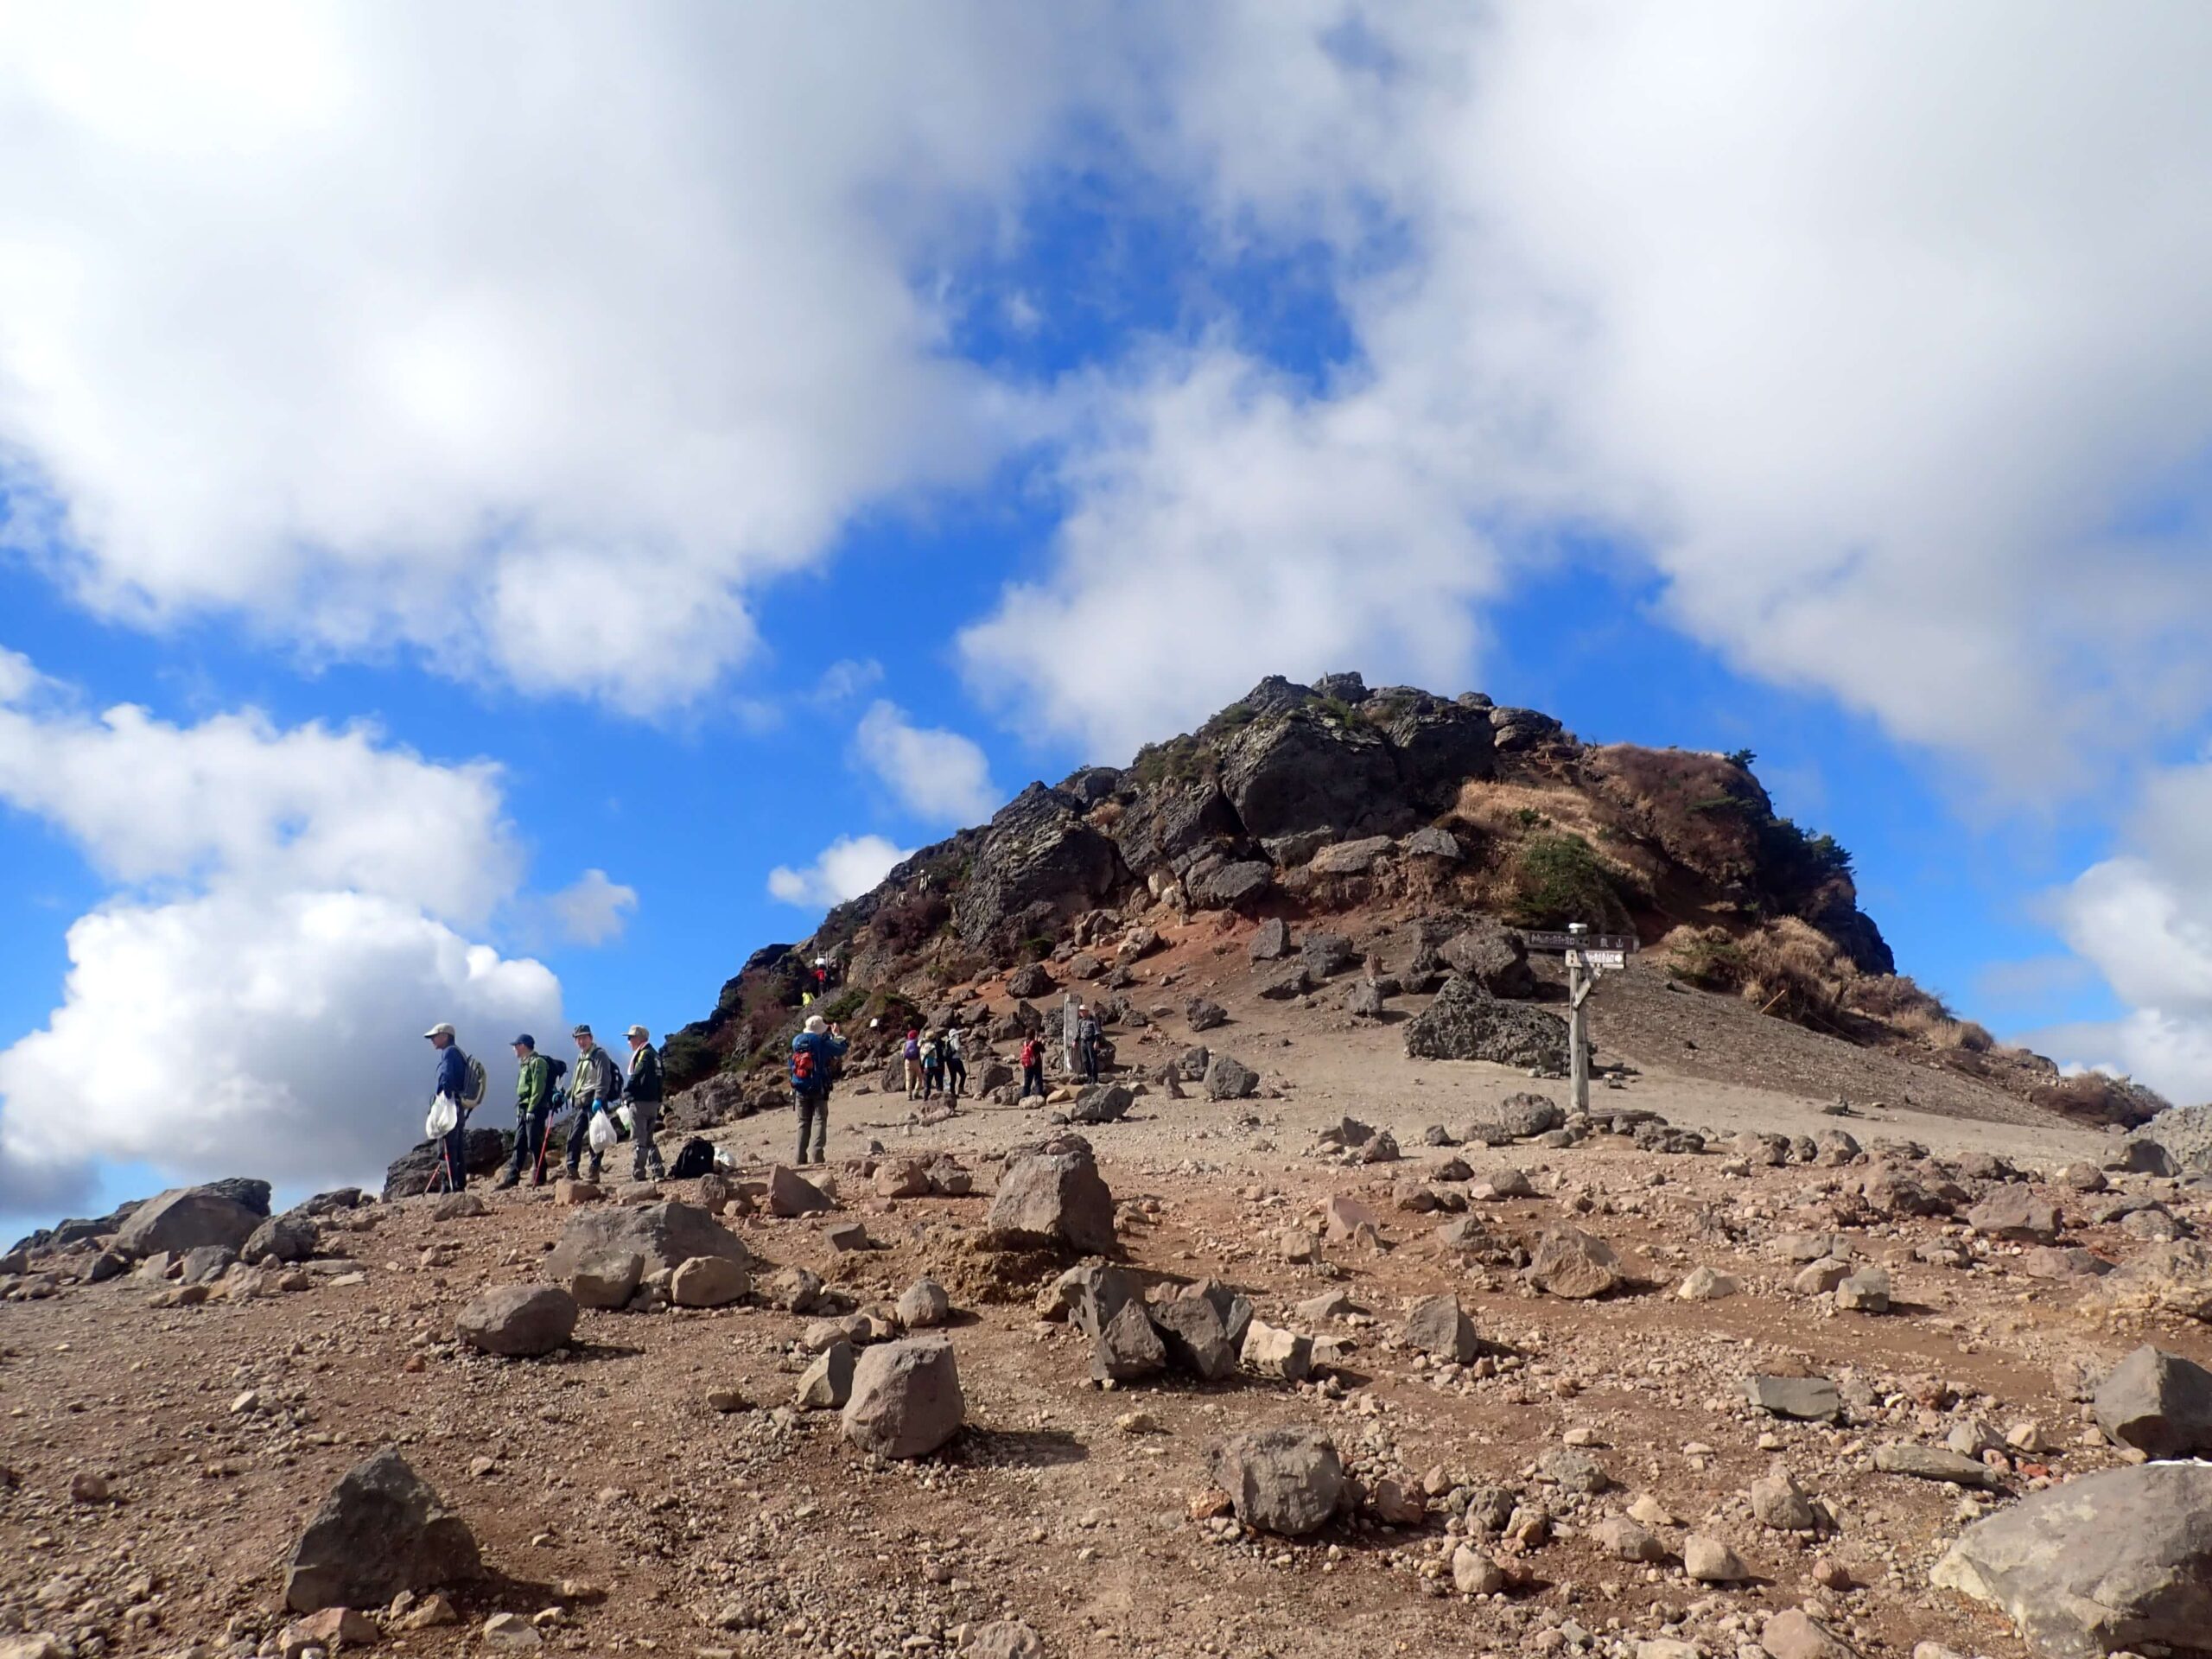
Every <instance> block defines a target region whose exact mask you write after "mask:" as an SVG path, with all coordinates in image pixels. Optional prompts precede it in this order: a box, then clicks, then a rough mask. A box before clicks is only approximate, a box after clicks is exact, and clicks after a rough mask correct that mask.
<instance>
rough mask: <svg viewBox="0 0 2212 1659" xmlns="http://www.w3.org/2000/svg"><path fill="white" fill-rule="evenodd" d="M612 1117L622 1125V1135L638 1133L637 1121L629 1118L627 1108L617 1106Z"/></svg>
mask: <svg viewBox="0 0 2212 1659" xmlns="http://www.w3.org/2000/svg"><path fill="white" fill-rule="evenodd" d="M614 1116H615V1120H616V1121H617V1122H620V1124H621V1125H622V1133H623V1134H625V1135H635V1134H636V1133H637V1132H638V1120H637V1119H636V1118H634V1117H632V1116H630V1109H629V1108H628V1107H627V1106H617V1107H616V1108H615V1109H614Z"/></svg>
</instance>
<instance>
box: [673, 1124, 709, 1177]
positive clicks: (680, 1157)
mask: <svg viewBox="0 0 2212 1659" xmlns="http://www.w3.org/2000/svg"><path fill="white" fill-rule="evenodd" d="M713 1173H715V1149H714V1147H712V1146H710V1145H709V1144H708V1142H706V1141H702V1140H701V1139H700V1138H699V1137H698V1136H697V1135H693V1136H692V1137H691V1138H690V1140H689V1141H685V1142H684V1143H683V1150H681V1151H680V1152H678V1153H677V1154H676V1161H675V1162H674V1163H672V1164H671V1165H670V1166H668V1179H670V1180H671V1181H696V1180H697V1179H699V1177H701V1176H702V1175H711V1174H713Z"/></svg>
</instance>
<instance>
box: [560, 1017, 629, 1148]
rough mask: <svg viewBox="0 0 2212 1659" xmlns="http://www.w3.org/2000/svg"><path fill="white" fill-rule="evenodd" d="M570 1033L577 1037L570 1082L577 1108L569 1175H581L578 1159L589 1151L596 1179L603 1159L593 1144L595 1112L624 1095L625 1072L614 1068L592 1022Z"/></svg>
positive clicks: (572, 1125) (571, 1100)
mask: <svg viewBox="0 0 2212 1659" xmlns="http://www.w3.org/2000/svg"><path fill="white" fill-rule="evenodd" d="M569 1034H570V1035H571V1036H573V1037H574V1038H575V1039H576V1070H575V1079H574V1081H572V1082H571V1083H570V1084H569V1105H571V1106H573V1107H575V1113H574V1115H573V1116H570V1117H569V1179H570V1180H572V1181H573V1180H575V1179H579V1171H578V1169H577V1163H576V1160H578V1159H580V1158H582V1156H583V1154H585V1152H587V1151H589V1152H590V1154H591V1179H593V1180H594V1181H595V1180H597V1179H599V1170H600V1164H601V1158H600V1154H599V1149H598V1148H597V1147H593V1146H591V1144H590V1141H591V1120H592V1114H593V1113H594V1112H603V1111H605V1110H606V1109H607V1102H608V1101H610V1100H615V1099H618V1098H620V1096H621V1093H622V1074H621V1073H620V1071H616V1070H615V1069H614V1058H613V1056H612V1055H610V1054H609V1053H608V1052H607V1051H606V1050H605V1049H603V1048H601V1046H599V1041H598V1039H596V1038H594V1036H593V1035H592V1034H591V1027H589V1026H578V1027H576V1028H575V1031H573V1032H572V1033H569Z"/></svg>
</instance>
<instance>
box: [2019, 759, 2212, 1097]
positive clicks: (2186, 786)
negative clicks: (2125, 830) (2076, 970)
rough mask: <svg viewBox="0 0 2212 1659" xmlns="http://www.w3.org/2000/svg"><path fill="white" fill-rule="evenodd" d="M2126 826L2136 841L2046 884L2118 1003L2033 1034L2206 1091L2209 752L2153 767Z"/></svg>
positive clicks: (2209, 1058)
mask: <svg viewBox="0 0 2212 1659" xmlns="http://www.w3.org/2000/svg"><path fill="white" fill-rule="evenodd" d="M2130 834H2131V841H2132V843H2133V848H2134V849H2135V850H2132V851H2128V852H2126V853H2122V854H2120V855H2118V856H2116V857H2113V858H2109V859H2106V860H2104V861H2101V862H2100V863H2098V864H2095V865H2094V866H2092V867H2091V868H2089V869H2088V870H2086V871H2084V872H2083V873H2082V874H2081V875H2080V876H2078V877H2076V878H2075V880H2074V881H2073V882H2072V883H2071V884H2070V885H2069V886H2068V887H2066V888H2064V889H2063V891H2062V892H2061V893H2058V894H2057V895H2056V919H2057V923H2058V927H2059V931H2060V932H2061V933H2062V934H2063V936H2064V938H2065V939H2066V942H2067V944H2069V945H2070V946H2071V947H2072V948H2073V949H2074V950H2075V952H2076V953H2077V954H2078V955H2079V956H2080V957H2082V958H2083V959H2084V960H2085V961H2087V962H2088V963H2090V964H2091V965H2092V966H2094V968H2095V969H2096V970H2097V972H2098V973H2099V974H2101V976H2103V977H2104V980H2105V982H2106V983H2107V984H2108V985H2109V986H2110V987H2111V988H2112V991H2113V995H2114V996H2116V997H2117V998H2119V1000H2120V1001H2121V1002H2122V1003H2124V1004H2125V1005H2126V1007H2127V1010H2128V1011H2127V1013H2126V1014H2124V1015H2123V1016H2122V1017H2121V1018H2120V1019H2119V1020H2113V1021H2108V1022H2103V1023H2087V1024H2075V1025H2071V1026H2066V1027H2058V1028H2056V1029H2055V1030H2051V1031H2045V1032H2042V1033H2037V1035H2036V1038H2035V1040H2036V1041H2037V1043H2039V1044H2042V1045H2045V1046H2049V1047H2050V1050H2051V1052H2054V1053H2055V1054H2057V1055H2058V1056H2059V1057H2060V1058H2066V1059H2072V1060H2076V1061H2079V1062H2081V1063H2082V1064H2085V1065H2107V1066H2112V1067H2116V1068H2117V1069H2119V1070H2121V1071H2127V1072H2129V1073H2131V1074H2133V1075H2134V1076H2136V1077H2140V1078H2142V1079H2143V1080H2144V1081H2145V1082H2146V1083H2148V1084H2151V1085H2152V1087H2153V1088H2155V1089H2158V1090H2160V1091H2161V1092H2163V1093H2164V1094H2166V1095H2168V1096H2171V1097H2174V1098H2177V1099H2181V1100H2189V1101H2194V1100H2204V1099H2212V919H2208V918H2212V762H2199V763H2197V764H2196V765H2194V766H2177V767H2173V768H2170V769H2168V770H2167V771H2165V772H2161V773H2159V774H2158V775H2157V776H2155V777H2154V778H2153V779H2152V780H2151V781H2150V783H2149V784H2148V785H2146V787H2145V790H2144V791H2143V797H2142V800H2141V803H2140V804H2139V809H2138V810H2137V812H2136V814H2135V817H2134V819H2133V823H2132V825H2131V830H2130Z"/></svg>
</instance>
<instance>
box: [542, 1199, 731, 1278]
mask: <svg viewBox="0 0 2212 1659" xmlns="http://www.w3.org/2000/svg"><path fill="white" fill-rule="evenodd" d="M600 1255H617V1256H620V1255H636V1256H638V1257H639V1258H640V1259H641V1260H642V1262H643V1263H644V1267H645V1271H646V1272H647V1273H651V1272H652V1271H653V1269H655V1268H668V1269H669V1270H670V1271H671V1273H672V1272H674V1271H675V1270H676V1269H677V1268H680V1267H682V1266H683V1264H684V1263H685V1262H689V1261H690V1259H691V1258H692V1257H694V1256H696V1255H719V1256H721V1257H724V1258H726V1259H727V1260H728V1261H730V1262H734V1263H736V1264H737V1265H738V1266H739V1267H741V1268H749V1267H751V1266H752V1265H753V1253H752V1252H751V1251H750V1250H748V1249H746V1248H745V1241H744V1240H743V1239H741V1238H740V1237H738V1236H737V1235H736V1234H734V1233H733V1232H731V1231H730V1230H728V1228H726V1227H724V1226H722V1225H721V1223H719V1222H717V1221H716V1220H715V1218H714V1217H712V1216H710V1215H709V1214H708V1213H707V1212H706V1211H704V1210H702V1209H700V1208H698V1207H697V1206H696V1205H689V1204H679V1203H676V1202H674V1201H671V1202H668V1203H664V1204H645V1205H620V1206H619V1207H614V1208H609V1209H604V1210H589V1211H585V1212H584V1213H582V1215H579V1216H577V1217H575V1219H574V1220H573V1221H571V1222H569V1224H568V1226H567V1227H566V1228H564V1229H563V1230H562V1233H561V1242H560V1243H558V1244H556V1245H555V1246H554V1248H553V1253H552V1254H551V1255H549V1256H547V1257H546V1259H545V1275H546V1277H547V1278H549V1279H552V1280H555V1281H560V1282H563V1283H565V1282H567V1281H569V1279H571V1278H573V1277H574V1276H575V1273H576V1271H577V1270H578V1269H579V1268H582V1266H583V1265H584V1264H585V1263H586V1262H588V1261H590V1260H591V1259H592V1258H593V1257H594V1256H600Z"/></svg>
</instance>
